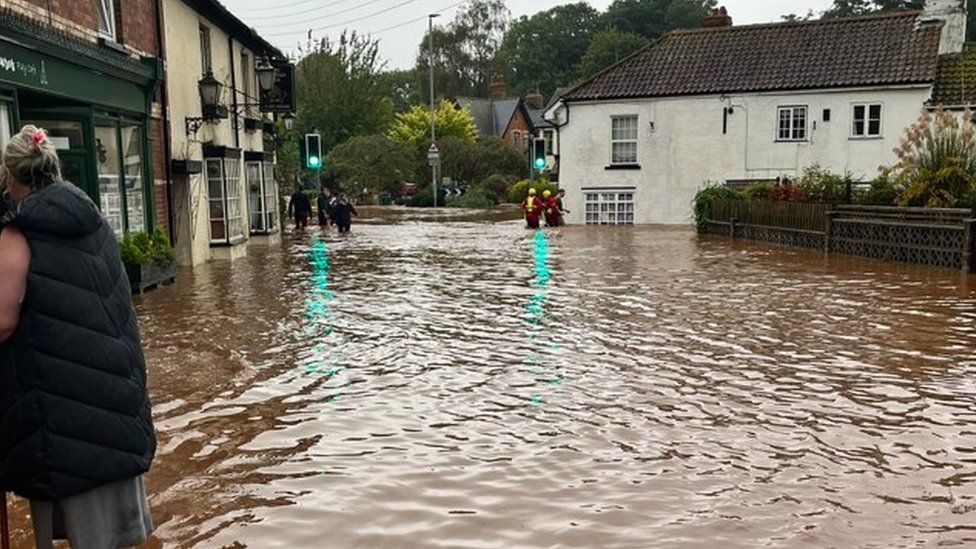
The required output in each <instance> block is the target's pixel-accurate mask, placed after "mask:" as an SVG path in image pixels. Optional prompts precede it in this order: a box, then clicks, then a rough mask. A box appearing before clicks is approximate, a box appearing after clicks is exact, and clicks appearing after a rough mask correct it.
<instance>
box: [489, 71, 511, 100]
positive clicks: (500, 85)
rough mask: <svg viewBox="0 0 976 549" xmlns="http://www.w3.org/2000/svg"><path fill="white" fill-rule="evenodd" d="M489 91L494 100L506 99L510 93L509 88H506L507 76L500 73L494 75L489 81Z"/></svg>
mask: <svg viewBox="0 0 976 549" xmlns="http://www.w3.org/2000/svg"><path fill="white" fill-rule="evenodd" d="M488 93H489V97H491V100H492V101H501V100H502V99H505V97H506V96H507V95H508V90H506V88H505V77H504V76H501V75H499V74H496V75H495V76H492V77H491V81H490V82H489V83H488Z"/></svg>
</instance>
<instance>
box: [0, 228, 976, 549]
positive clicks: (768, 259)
mask: <svg viewBox="0 0 976 549" xmlns="http://www.w3.org/2000/svg"><path fill="white" fill-rule="evenodd" d="M374 215H376V216H377V217H375V218H374V219H373V220H372V222H371V223H368V224H360V225H358V226H356V227H354V234H353V235H352V236H351V237H349V238H345V239H340V238H338V237H336V236H334V235H323V234H320V233H317V232H314V231H313V232H311V233H309V234H308V235H291V234H288V235H285V236H284V238H283V242H282V243H281V244H280V245H272V246H268V247H264V248H262V247H252V248H251V252H250V255H249V257H248V258H246V259H243V260H241V261H239V262H236V263H234V264H233V265H231V264H229V263H214V264H211V265H207V266H204V267H201V268H198V269H196V270H194V271H192V272H190V271H185V272H184V273H183V274H182V276H181V277H180V279H179V281H178V282H177V284H176V285H174V286H171V287H168V288H164V289H162V290H160V291H156V292H153V293H151V294H148V295H146V296H144V297H141V298H138V299H137V309H138V312H139V316H140V320H141V323H142V327H143V334H144V339H145V344H146V348H147V358H148V362H149V374H150V385H151V389H152V398H153V402H154V405H155V416H156V422H157V428H158V430H159V438H160V446H159V455H158V458H157V461H156V464H155V467H154V469H153V471H152V473H151V474H150V476H149V477H148V484H149V490H150V492H151V503H152V506H153V512H154V518H155V520H156V523H157V525H158V531H157V537H156V539H155V540H154V541H153V542H152V544H150V546H152V547H200V548H215V547H228V548H242V547H251V548H276V547H288V548H306V547H309V548H311V547H497V548H510V547H603V548H614V547H627V548H651V547H709V548H712V547H722V548H734V547H743V548H745V547H750V548H751V547H886V548H887V547H920V546H924V547H932V546H939V545H945V546H953V545H955V546H973V545H974V544H976V379H974V374H976V278H974V277H969V276H966V275H961V274H958V273H955V272H952V271H940V270H927V269H921V268H914V267H905V266H900V265H894V264H888V263H881V262H874V261H869V260H861V259H854V258H842V257H831V258H826V257H824V256H823V255H822V254H819V253H816V252H810V251H804V250H795V249H790V248H782V247H771V246H765V245H760V244H755V243H748V242H742V241H736V242H730V241H727V240H724V239H721V238H711V237H709V238H704V239H699V238H698V237H696V236H695V235H694V234H693V232H692V231H691V230H689V229H683V228H662V227H639V228H619V229H618V228H602V229H590V228H583V227H570V228H565V229H561V230H559V231H556V232H549V233H539V234H538V235H537V234H534V233H531V232H527V231H524V230H523V229H522V228H521V225H520V224H519V223H517V222H501V223H489V222H486V221H485V219H486V216H481V215H473V216H471V217H470V220H467V221H465V220H463V218H462V219H461V220H452V221H450V222H445V220H441V222H431V221H436V219H430V218H428V217H427V216H426V215H421V214H417V213H416V212H414V213H409V214H407V213H404V212H402V211H395V210H386V211H382V212H378V213H377V212H374ZM22 514H23V507H22V505H19V506H18V507H17V512H16V515H17V517H18V520H16V521H15V526H16V532H15V533H16V537H17V543H15V546H21V547H29V544H27V543H26V541H25V540H26V539H27V535H28V531H27V530H26V529H25V528H24V524H23V521H22V518H21V515H22Z"/></svg>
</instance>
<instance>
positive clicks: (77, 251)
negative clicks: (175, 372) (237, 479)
mask: <svg viewBox="0 0 976 549" xmlns="http://www.w3.org/2000/svg"><path fill="white" fill-rule="evenodd" d="M59 166H60V162H59V160H58V155H57V152H56V151H55V148H54V145H53V144H52V143H51V141H50V140H49V139H48V138H47V135H46V134H45V133H44V131H42V130H39V129H37V128H35V127H33V126H26V127H25V128H24V129H23V130H21V131H20V133H19V134H17V135H16V136H14V137H13V138H11V140H10V142H9V143H8V144H7V148H6V150H5V151H4V154H3V166H2V167H0V176H2V181H3V183H4V186H5V187H6V192H5V200H8V201H10V205H9V211H8V212H7V214H6V216H5V217H4V218H3V220H2V228H0V487H2V488H3V489H4V490H9V491H13V492H14V493H16V494H18V495H20V496H22V497H24V498H27V499H28V500H30V508H31V518H32V519H33V522H34V538H35V543H36V546H37V547H38V549H50V548H52V547H53V540H55V539H67V540H68V541H69V542H70V543H71V546H72V547H74V548H75V549H87V548H93V549H114V548H116V547H129V546H133V545H139V544H142V543H143V542H145V541H146V539H147V538H148V537H149V534H150V533H151V532H152V529H153V526H152V519H151V518H150V515H149V503H148V501H147V499H146V490H145V487H144V485H143V480H142V475H143V474H144V473H146V472H147V471H148V470H149V466H150V464H151V463H152V460H153V456H154V454H155V451H156V436H155V433H154V430H153V424H152V416H151V413H150V405H149V395H148V392H147V391H146V365H145V359H144V358H143V352H142V344H141V342H140V338H139V327H138V325H137V323H136V314H135V311H134V310H133V308H132V296H131V294H130V289H129V279H128V276H127V275H126V271H125V267H124V266H123V265H122V259H121V258H120V255H119V245H118V239H117V238H116V236H115V234H114V232H113V231H112V228H111V227H110V226H109V224H108V222H107V221H106V220H105V219H104V218H103V217H102V216H101V214H100V213H99V211H98V207H97V206H95V204H94V203H93V202H92V201H91V199H89V198H88V196H87V195H86V194H85V193H84V192H82V191H81V190H80V189H79V188H77V187H75V186H74V185H72V184H71V183H67V182H64V181H62V180H61V172H60V168H59Z"/></svg>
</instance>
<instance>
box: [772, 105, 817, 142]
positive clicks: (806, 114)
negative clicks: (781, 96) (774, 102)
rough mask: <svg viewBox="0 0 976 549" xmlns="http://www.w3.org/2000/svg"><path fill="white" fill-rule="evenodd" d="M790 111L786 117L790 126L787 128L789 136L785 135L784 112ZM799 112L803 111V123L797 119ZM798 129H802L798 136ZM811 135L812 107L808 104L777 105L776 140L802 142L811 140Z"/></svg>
mask: <svg viewBox="0 0 976 549" xmlns="http://www.w3.org/2000/svg"><path fill="white" fill-rule="evenodd" d="M784 112H788V113H789V117H788V118H787V119H786V120H787V121H788V124H789V126H788V127H787V128H786V130H787V133H788V134H789V135H788V137H783V129H784V128H783V121H784V119H783V113H784ZM798 112H803V125H802V126H801V125H799V124H798V123H797V120H799V116H797V113H798ZM797 130H802V135H801V136H797ZM809 135H810V107H809V106H808V105H781V106H779V107H776V141H780V142H784V143H802V142H804V141H808V140H809Z"/></svg>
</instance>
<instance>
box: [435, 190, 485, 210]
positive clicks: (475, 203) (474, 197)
mask: <svg viewBox="0 0 976 549" xmlns="http://www.w3.org/2000/svg"><path fill="white" fill-rule="evenodd" d="M497 205H498V198H496V197H495V195H494V193H492V192H490V191H489V190H488V189H486V188H484V187H482V186H479V185H475V186H472V187H471V188H469V189H468V191H467V192H466V193H464V194H462V195H461V196H451V197H448V199H447V207H449V208H468V209H473V210H474V209H484V208H493V207H495V206H497Z"/></svg>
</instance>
